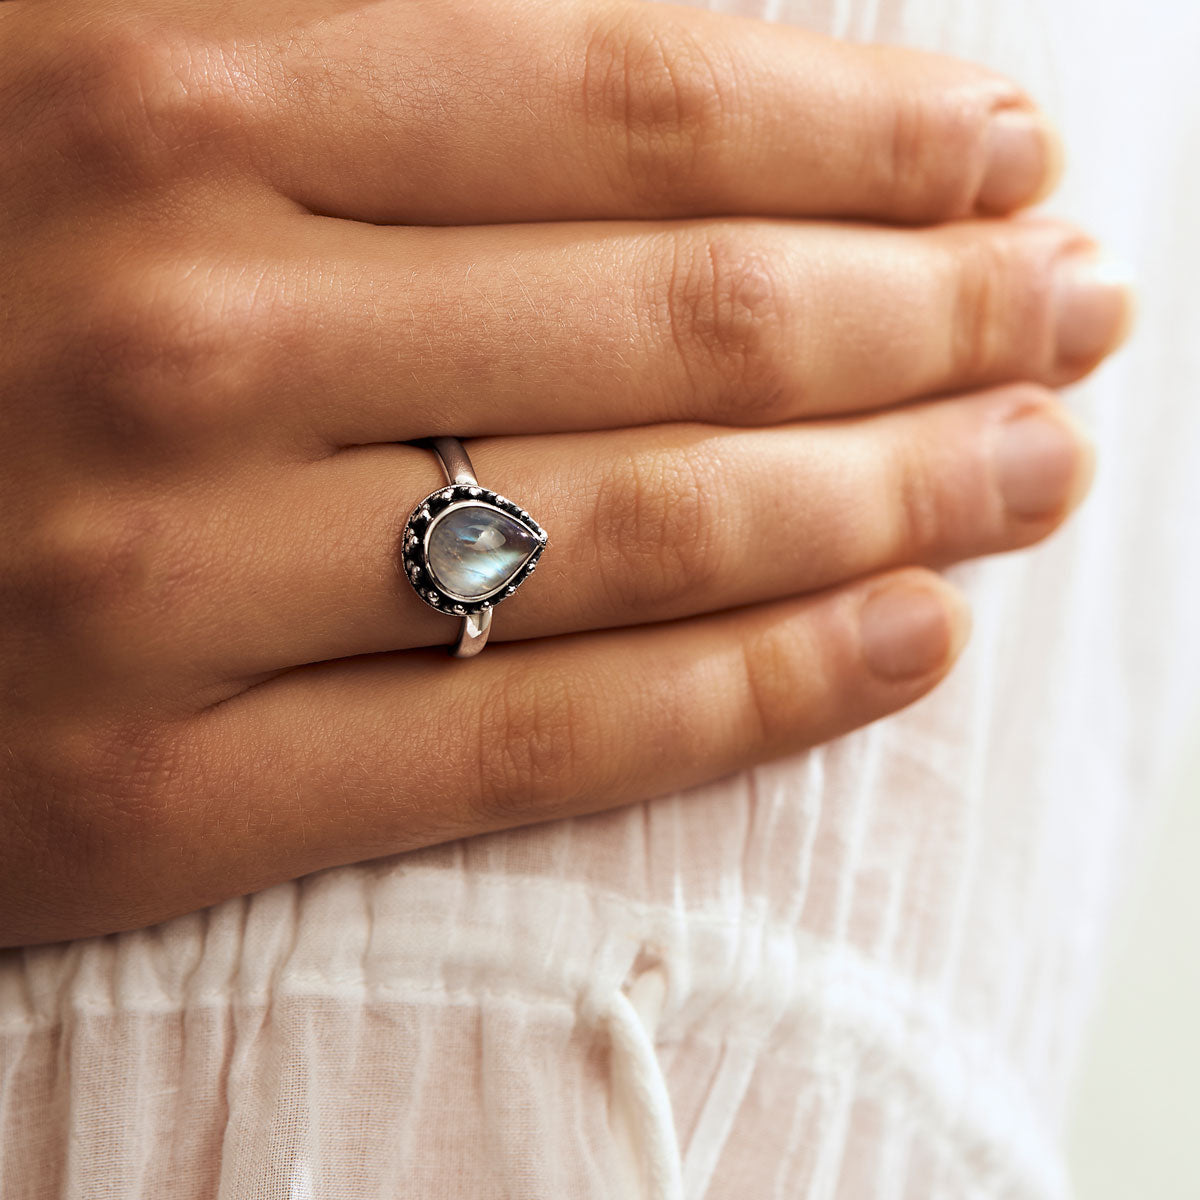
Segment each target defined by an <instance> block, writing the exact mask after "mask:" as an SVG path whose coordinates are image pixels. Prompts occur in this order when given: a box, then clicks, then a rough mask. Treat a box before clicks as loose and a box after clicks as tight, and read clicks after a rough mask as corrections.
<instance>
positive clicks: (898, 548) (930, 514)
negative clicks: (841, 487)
mask: <svg viewBox="0 0 1200 1200" xmlns="http://www.w3.org/2000/svg"><path fill="white" fill-rule="evenodd" d="M938 467H939V463H938V459H937V456H936V454H934V455H931V454H930V453H928V451H927V448H926V447H925V446H923V445H921V444H919V443H918V442H917V441H916V440H915V439H904V440H903V441H902V442H901V443H900V444H899V445H898V446H897V452H896V456H895V459H894V465H893V472H894V478H895V483H894V486H893V487H892V488H891V489H890V494H891V495H892V496H893V497H894V501H893V503H892V504H891V510H892V514H893V525H892V536H891V542H892V545H891V547H890V548H889V549H890V551H891V553H890V554H889V555H887V556H886V557H888V558H889V559H892V560H899V559H903V558H905V557H908V556H911V557H912V558H914V559H915V560H922V559H925V558H928V557H930V556H932V555H935V554H936V552H937V550H938V549H939V548H940V547H941V546H942V545H943V544H944V543H945V542H946V541H947V532H948V529H949V528H950V527H951V526H953V525H954V524H955V523H956V518H957V522H958V523H961V519H962V514H964V513H965V512H966V510H967V509H968V508H969V507H970V505H969V504H968V502H967V498H966V497H963V496H954V495H953V494H951V493H952V490H953V489H951V488H948V487H946V486H945V485H944V483H943V481H942V478H941V472H940V471H939V469H938Z"/></svg>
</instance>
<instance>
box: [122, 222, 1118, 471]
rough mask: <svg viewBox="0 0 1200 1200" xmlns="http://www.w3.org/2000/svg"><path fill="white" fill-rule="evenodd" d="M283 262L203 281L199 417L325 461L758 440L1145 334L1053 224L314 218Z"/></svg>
mask: <svg viewBox="0 0 1200 1200" xmlns="http://www.w3.org/2000/svg"><path fill="white" fill-rule="evenodd" d="M257 253H258V254H259V255H262V254H263V253H264V247H263V246H262V245H261V244H260V245H259V247H258V248H257ZM265 253H266V254H268V255H270V256H271V257H270V258H269V259H268V260H267V261H262V260H261V259H260V260H258V261H255V260H254V259H253V258H251V259H250V264H251V265H249V266H248V265H247V259H246V251H245V250H244V249H243V248H237V250H236V257H235V258H231V260H230V262H229V265H228V267H227V269H224V270H222V269H215V270H209V271H207V272H206V273H205V278H206V279H207V280H208V283H207V288H208V292H209V295H210V296H215V297H217V299H216V300H215V301H214V303H215V304H216V305H218V306H225V308H226V312H227V315H226V316H224V317H222V316H221V315H220V314H219V313H218V314H217V316H216V317H215V319H213V318H212V314H206V323H207V324H208V325H209V327H213V326H214V325H219V326H222V327H223V329H224V332H223V334H222V335H221V336H220V337H219V338H216V339H214V340H213V342H212V351H213V353H214V354H216V355H219V354H220V353H221V352H222V347H223V346H224V348H225V352H226V353H227V355H228V357H229V358H230V359H231V360H236V362H237V364H238V370H237V371H236V372H230V371H228V370H222V369H219V368H220V363H216V364H215V365H214V369H213V370H204V369H202V368H203V365H204V364H203V363H198V364H196V367H197V369H196V371H195V372H194V377H195V379H196V380H197V382H198V386H200V387H201V388H202V389H203V395H202V396H200V397H198V398H197V404H198V405H200V406H202V407H203V409H204V411H209V412H211V411H214V409H217V408H224V409H225V410H226V411H227V410H228V409H229V408H233V409H235V410H240V412H241V413H243V414H244V415H245V417H246V419H247V420H250V421H255V422H257V423H258V428H257V430H256V432H257V433H258V434H259V435H260V438H259V444H260V445H264V446H267V445H278V444H279V441H280V439H281V438H284V439H288V441H289V442H290V443H292V444H291V445H289V446H288V447H287V449H288V452H289V453H291V452H293V451H294V452H295V453H297V454H299V455H301V456H309V457H316V456H319V455H320V454H321V453H323V452H328V451H329V450H330V449H335V448H340V447H342V446H346V445H352V444H361V443H367V442H397V441H410V440H413V439H415V438H419V437H428V436H433V435H437V434H449V435H452V436H458V437H477V436H485V435H491V434H524V433H553V432H565V431H576V430H588V429H605V428H618V427H625V426H635V425H648V424H657V423H659V422H664V421H705V422H715V423H719V424H729V425H736V426H740V427H745V426H754V425H764V424H775V423H778V422H782V421H789V420H794V419H797V418H801V417H812V416H819V415H827V414H833V413H842V412H848V411H865V410H868V409H874V408H878V407H880V406H883V405H889V404H893V403H896V402H900V401H905V400H909V399H914V398H919V397H922V396H927V395H934V394H939V393H948V392H954V391H964V390H969V389H974V388H978V387H983V386H988V385H992V384H997V383H1003V382H1007V381H1012V380H1017V379H1028V380H1035V381H1039V382H1042V383H1045V384H1047V385H1050V386H1059V385H1061V384H1064V383H1067V382H1069V381H1071V380H1073V379H1077V378H1079V377H1080V376H1081V375H1082V374H1084V373H1085V372H1087V371H1088V370H1090V369H1091V368H1092V367H1094V366H1095V364H1096V363H1097V362H1098V361H1099V359H1100V358H1101V357H1102V356H1103V354H1104V353H1106V352H1107V351H1108V350H1109V349H1111V346H1112V345H1113V344H1114V343H1115V341H1117V340H1119V337H1120V336H1121V332H1122V329H1123V327H1124V326H1125V325H1126V324H1127V321H1128V301H1127V298H1126V295H1125V292H1124V289H1122V288H1121V287H1119V286H1117V285H1116V284H1114V283H1112V282H1109V281H1107V280H1106V279H1105V278H1104V277H1103V275H1102V274H1098V273H1097V272H1096V270H1095V267H1096V265H1097V261H1096V256H1095V253H1094V246H1093V244H1092V243H1091V242H1090V240H1089V239H1088V238H1086V237H1085V236H1084V235H1083V234H1081V233H1080V231H1079V230H1078V229H1076V228H1074V227H1072V226H1069V225H1065V224H1062V223H1059V222H1055V221H1050V220H1046V219H1030V220H1023V221H976V222H966V223H961V224H957V225H950V226H942V227H937V228H933V229H927V230H920V231H900V230H892V229H886V228H873V227H864V226H854V225H848V224H845V225H844V224H829V223H818V222H773V221H756V220H737V219H735V220H723V221H695V222H691V221H689V222H679V223H674V222H666V223H645V224H641V223H639V224H632V223H629V224H626V223H620V224H617V223H597V224H587V225H584V224H574V225H558V226H512V227H505V228H491V229H486V230H485V229H454V230H409V229H404V230H400V229H377V228H373V227H369V226H361V225H356V224H353V223H350V222H333V221H325V220H323V219H322V220H320V221H314V220H313V219H312V218H306V219H303V220H300V221H298V223H297V224H296V225H292V224H290V223H288V225H287V231H286V238H285V239H281V240H280V241H279V242H278V243H277V244H276V245H275V246H273V247H270V248H267V249H266V250H265ZM192 269H193V276H194V265H193V267H192ZM192 286H193V290H194V285H192ZM298 298H300V300H301V301H302V302H298ZM143 303H144V302H143ZM156 303H159V301H158V300H156ZM134 307H136V303H135V305H134ZM106 308H107V310H108V311H111V312H115V313H119V314H127V313H128V312H129V310H130V305H129V304H126V303H123V302H121V299H120V297H117V298H115V300H114V302H113V303H111V304H107V303H106ZM120 319H121V320H122V321H124V320H127V319H128V318H127V317H126V316H122V317H121V318H120ZM195 323H196V322H195V321H190V320H180V321H179V322H177V324H178V325H179V326H180V327H182V328H188V327H191V326H194V325H195ZM222 379H227V380H229V381H230V383H231V384H232V385H233V386H235V387H236V388H237V389H238V391H237V394H236V395H231V397H230V399H229V405H228V406H223V405H221V403H220V400H219V397H214V396H213V395H212V389H213V387H214V385H215V384H214V381H217V383H216V385H217V386H219V381H220V380H222ZM181 403H186V398H184V399H183V400H181Z"/></svg>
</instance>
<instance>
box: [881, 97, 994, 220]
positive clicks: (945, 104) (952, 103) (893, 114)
mask: <svg viewBox="0 0 1200 1200" xmlns="http://www.w3.org/2000/svg"><path fill="white" fill-rule="evenodd" d="M987 100H988V97H986V96H985V95H984V94H982V93H979V92H977V91H976V90H974V89H962V88H957V89H956V88H947V89H942V90H929V89H916V88H895V89H892V90H891V91H890V92H889V93H888V95H887V104H888V110H887V119H886V130H887V133H886V137H885V143H884V144H885V147H886V149H885V153H883V154H881V155H879V156H878V158H877V159H876V163H877V164H878V167H879V168H880V169H882V171H883V175H884V178H883V179H882V180H879V181H878V184H879V187H880V189H881V190H880V191H879V192H878V193H877V194H880V195H884V196H887V197H888V208H889V210H890V211H893V212H894V213H895V214H896V215H897V217H898V218H899V219H900V220H907V221H936V220H943V219H946V218H949V217H954V216H962V215H965V214H966V213H969V212H970V211H971V209H972V206H973V203H974V190H975V178H976V175H977V174H978V169H979V168H978V164H979V162H980V156H981V155H982V153H983V147H984V136H985V130H986V124H987V111H988V110H987V103H986V102H987Z"/></svg>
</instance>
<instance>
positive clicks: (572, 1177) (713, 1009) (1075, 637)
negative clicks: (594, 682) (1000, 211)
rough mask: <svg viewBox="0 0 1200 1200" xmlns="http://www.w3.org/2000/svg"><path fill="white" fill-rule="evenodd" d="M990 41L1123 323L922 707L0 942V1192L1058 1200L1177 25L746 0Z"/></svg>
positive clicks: (1175, 354)
mask: <svg viewBox="0 0 1200 1200" xmlns="http://www.w3.org/2000/svg"><path fill="white" fill-rule="evenodd" d="M741 10H742V11H746V12H752V13H756V14H757V15H762V16H766V17H769V18H772V19H776V20H790V21H795V22H798V23H801V24H805V25H808V26H809V27H812V28H817V29H821V30H824V31H827V32H832V33H835V34H838V35H840V36H846V37H850V38H855V39H872V40H885V41H893V42H904V43H908V44H913V45H919V46H923V47H927V48H931V49H940V50H944V51H947V52H951V53H955V54H958V55H961V56H964V57H968V58H973V59H977V60H980V61H983V62H986V63H988V64H990V65H992V66H995V67H996V68H998V69H1000V70H1003V71H1006V72H1008V73H1010V74H1012V75H1014V76H1015V77H1017V78H1018V79H1019V80H1021V81H1022V82H1023V83H1025V84H1026V85H1027V86H1028V87H1029V88H1030V89H1031V90H1032V91H1033V92H1034V93H1035V94H1036V95H1037V96H1038V98H1039V99H1040V100H1041V101H1042V102H1043V103H1044V104H1045V106H1046V107H1047V108H1048V109H1049V111H1050V112H1051V114H1052V115H1053V116H1054V117H1055V118H1056V119H1057V120H1058V121H1059V123H1060V125H1061V126H1062V128H1063V129H1064V131H1065V133H1066V138H1067V144H1068V147H1069V151H1070V164H1069V172H1068V177H1067V180H1066V183H1065V186H1064V187H1063V189H1062V190H1061V192H1060V193H1059V195H1058V196H1057V197H1056V198H1055V200H1054V202H1053V204H1052V205H1051V206H1050V207H1051V209H1052V210H1053V211H1062V212H1064V213H1069V214H1071V215H1072V216H1075V217H1078V218H1080V219H1082V220H1083V221H1084V222H1085V223H1086V224H1087V225H1088V226H1089V227H1090V228H1091V229H1093V230H1094V231H1095V232H1096V233H1098V234H1099V235H1100V237H1101V238H1102V239H1103V240H1104V241H1105V242H1106V243H1107V244H1108V245H1110V246H1111V247H1114V248H1115V249H1116V250H1117V251H1118V253H1120V254H1121V255H1122V256H1123V257H1125V258H1126V259H1127V260H1128V261H1129V262H1130V263H1131V264H1132V265H1133V267H1134V268H1135V272H1136V275H1137V278H1138V283H1139V288H1140V292H1141V300H1142V313H1141V324H1140V330H1139V334H1138V336H1137V337H1136V339H1135V340H1134V342H1133V343H1132V344H1131V346H1130V347H1129V348H1128V349H1127V350H1126V351H1125V352H1124V353H1123V354H1122V356H1121V357H1120V358H1119V359H1117V360H1116V361H1114V362H1113V363H1111V364H1109V365H1107V366H1106V367H1105V368H1104V369H1103V371H1102V372H1101V373H1100V374H1098V375H1097V376H1096V377H1094V378H1093V379H1092V380H1089V381H1088V382H1087V383H1086V384H1084V385H1082V386H1080V387H1078V388H1076V389H1074V390H1073V403H1074V404H1075V405H1076V406H1077V408H1078V409H1079V410H1080V411H1081V412H1082V413H1083V415H1084V417H1085V419H1086V420H1087V421H1088V422H1089V424H1090V425H1091V427H1092V429H1093V431H1094V432H1095V434H1096V437H1097V439H1098V443H1099V448H1100V454H1101V461H1100V472H1099V477H1098V481H1097V486H1096V490H1095V493H1094V494H1093V497H1092V499H1091V501H1090V503H1089V505H1088V506H1087V507H1086V509H1085V510H1084V513H1083V514H1082V515H1081V517H1080V518H1079V519H1077V520H1076V521H1075V523H1074V524H1073V525H1071V526H1070V527H1068V528H1067V529H1066V530H1065V531H1063V532H1062V533H1060V534H1059V535H1057V536H1056V537H1055V538H1054V539H1053V540H1052V541H1051V542H1050V543H1048V544H1046V545H1045V546H1043V547H1040V548H1038V549H1037V550H1035V551H1033V552H1030V553H1024V554H1021V555H1019V556H1010V557H1006V558H1002V559H994V560H990V561H987V562H984V563H979V564H973V565H970V566H967V567H963V568H959V569H957V570H955V571H954V572H953V574H954V575H955V577H956V578H957V579H958V580H959V581H960V582H962V584H963V585H964V586H965V587H966V588H967V589H968V591H969V592H970V594H971V596H972V598H973V601H974V605H975V614H976V620H975V632H974V636H973V640H972V644H971V646H970V648H969V649H968V650H967V652H966V655H965V657H964V659H963V661H962V662H961V664H960V665H959V667H958V668H957V669H956V670H955V672H954V674H953V676H952V678H951V679H950V680H949V682H948V683H947V684H946V685H945V686H944V687H942V688H941V689H940V690H939V691H938V692H937V693H936V694H934V695H933V696H931V697H930V698H929V699H927V700H926V701H924V702H922V703H921V704H920V705H918V706H917V707H915V708H914V709H912V710H910V711H908V712H906V713H904V714H901V715H899V716H896V717H894V718H891V719H889V720H886V721H883V722H881V723H879V724H877V725H875V726H873V727H871V728H869V729H867V730H864V731H861V732H859V733H857V734H854V735H853V736H850V737H847V738H844V739H842V740H840V741H838V742H836V743H833V744H830V745H828V746H826V747H823V748H821V749H818V750H815V751H813V752H811V753H808V754H803V755H799V756H796V757H793V758H791V759H788V760H784V761H780V762H777V763H774V764H771V765H768V766H764V767H761V768H759V769H756V770H752V771H746V772H744V773H741V774H738V775H736V776H733V777H730V778H727V779H724V780H721V781H718V782H716V783H714V784H712V785H710V786H707V787H703V788H699V789H695V790H693V791H691V792H689V793H687V794H680V795H676V796H670V797H665V798H662V799H659V800H656V801H654V802H652V803H648V804H643V805H637V806H634V807H631V808H627V809H624V810H621V811H618V812H613V813H608V814H604V815H602V816H597V817H592V818H588V819H582V820H574V821H563V822H558V823H554V824H548V825H543V826H540V827H536V828H530V829H523V830H517V831H513V832H510V833H506V834H501V835H494V836H489V837H485V838H478V839H473V840H470V841H465V842H460V843H455V844H451V845H447V846H442V847H437V848H434V849H431V850H429V851H426V852H422V853H417V854H411V855H407V856H400V857H395V858H390V859H380V860H377V861H374V862H370V863H365V864H361V865H357V866H352V867H347V868H339V869H336V870H329V871H323V872H318V873H316V874H314V875H310V876H308V877H306V878H304V879H301V880H298V881H295V882H292V883H287V884H283V885H280V886H278V887H274V888H271V889H268V890H267V891H264V892H261V893H258V894H256V895H253V896H249V897H245V898H241V899H236V900H231V901H228V902H227V903H224V904H220V905H217V906H215V907H213V908H211V909H207V910H204V911H202V912H199V913H194V914H190V915H188V916H185V917H181V918H178V919H176V920H172V921H168V922H165V923H163V924H161V925H158V926H156V927H153V928H151V929H146V930H139V931H134V932H129V933H123V934H119V935H114V936H110V937H104V938H93V939H88V940H81V941H78V942H73V943H65V944H60V945H54V946H47V947H38V948H33V949H24V950H9V951H5V952H2V953H0V1194H2V1195H3V1196H4V1197H5V1200H43V1198H46V1197H70V1198H71V1200H83V1198H85V1197H86V1198H87V1200H99V1198H106V1197H111V1198H120V1200H140V1198H147V1200H148V1198H151V1197H153V1198H155V1200H164V1198H170V1200H201V1198H203V1200H213V1198H217V1200H316V1198H320V1200H350V1198H354V1200H368V1198H369V1200H383V1198H384V1197H387V1198H389V1200H392V1198H398V1197H413V1198H418V1197H419V1198H421V1200H449V1198H451V1197H453V1198H455V1200H460V1198H466V1197H470V1198H472V1200H500V1198H511V1200H535V1198H536V1200H540V1198H543V1197H544V1198H546V1200H551V1198H552V1200H585V1198H586V1200H599V1198H609V1197H611V1198H613V1200H682V1198H685V1197H686V1198H687V1200H700V1198H701V1197H703V1198H705V1200H750V1198H753V1200H798V1198H801V1197H803V1198H804V1200H833V1198H837V1200H964V1198H966V1200H975V1198H978V1200H999V1198H1001V1197H1003V1198H1006V1200H1007V1198H1011V1200H1018V1198H1019V1200H1058V1198H1061V1197H1065V1196H1066V1195H1067V1194H1068V1191H1069V1187H1068V1183H1067V1180H1066V1179H1065V1176H1064V1171H1063V1167H1062V1162H1061V1159H1060V1156H1059V1151H1058V1146H1057V1136H1058V1130H1059V1126H1060V1123H1061V1120H1062V1116H1063V1108H1064V1103H1065V1099H1066V1096H1067V1093H1068V1087H1069V1081H1070V1075H1071V1069H1072V1064H1073V1060H1074V1057H1075V1054H1076V1051H1077V1048H1078V1043H1079V1036H1080V1032H1081V1026H1082V1024H1083V1022H1084V1020H1085V1017H1086V1014H1087V1010H1088V1006H1089V1003H1090V999H1091V995H1092V991H1093V987H1094V984H1095V975H1096V963H1097V950H1098V946H1099V944H1100V941H1101V938H1102V936H1103V932H1104V928H1105V921H1106V917H1107V914H1108V911H1109V908H1110V905H1111V903H1112V900H1113V897H1114V894H1115V891H1116V888H1117V886H1118V884H1119V880H1120V877H1121V872H1122V869H1123V867H1124V864H1125V862H1126V861H1127V858H1128V856H1129V850H1130V845H1131V841H1132V840H1133V839H1135V838H1136V835H1137V830H1138V827H1139V824H1140V822H1141V820H1142V819H1143V817H1144V809H1145V803H1146V801H1147V800H1148V799H1149V798H1150V797H1152V796H1153V794H1154V791H1155V788H1156V785H1157V780H1158V778H1159V777H1160V775H1161V773H1162V771H1163V770H1164V769H1165V768H1166V767H1167V766H1168V765H1169V764H1170V763H1171V762H1172V761H1173V757H1174V754H1175V751H1176V748H1177V746H1178V743H1179V740H1180V736H1181V730H1182V720H1183V718H1184V716H1185V715H1186V714H1187V712H1188V710H1189V706H1190V704H1191V702H1192V700H1193V699H1194V681H1195V679H1196V678H1197V668H1198V667H1200V638H1198V636H1197V632H1196V630H1195V628H1194V621H1193V619H1192V614H1191V613H1190V611H1189V609H1188V604H1189V597H1193V596H1194V595H1195V594H1196V584H1197V582H1200V540H1198V539H1196V537H1195V536H1194V533H1193V531H1192V530H1191V529H1190V527H1189V525H1190V522H1191V520H1192V519H1193V518H1194V515H1195V513H1196V511H1197V502H1198V500H1200V484H1198V483H1197V477H1196V473H1195V470H1194V467H1193V464H1194V463H1195V462H1196V461H1197V459H1198V455H1200V407H1198V406H1197V405H1196V403H1195V392H1196V384H1197V380H1200V352H1198V351H1197V340H1196V338H1195V337H1194V334H1193V332H1192V331H1194V330H1196V329H1197V328H1200V303H1198V301H1197V298H1196V292H1195V288H1194V286H1193V279H1194V277H1195V275H1196V274H1197V272H1200V224H1198V223H1197V221H1196V220H1195V216H1194V214H1195V213H1196V212H1197V211H1200V171H1198V170H1197V168H1196V165H1195V160H1194V153H1193V152H1194V148H1195V146H1196V145H1197V144H1198V141H1197V138H1198V135H1200V92H1198V91H1197V89H1196V88H1195V86H1194V62H1195V59H1196V53H1197V50H1200V10H1197V9H1196V8H1195V7H1194V6H1193V5H1190V4H1188V3H1185V2H1184V0H1179V2H1178V3H1173V2H1172V0H1154V2H1151V3H1147V4H1144V5H1140V6H1138V8H1137V9H1136V11H1135V10H1134V9H1133V8H1132V7H1131V6H1129V5H1123V4H1120V3H1118V2H1117V0H1087V2H1086V3H1085V2H1084V0H1011V2H1008V3H1005V4H993V3H988V2H985V0H972V2H964V0H791V2H789V0H766V3H764V4H763V5H762V6H761V7H758V6H755V5H754V4H752V3H747V4H743V5H742V6H741Z"/></svg>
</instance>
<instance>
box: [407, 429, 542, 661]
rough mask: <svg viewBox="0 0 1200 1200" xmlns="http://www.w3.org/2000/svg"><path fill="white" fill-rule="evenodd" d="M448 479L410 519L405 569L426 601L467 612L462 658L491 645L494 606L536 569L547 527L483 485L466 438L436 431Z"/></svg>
mask: <svg viewBox="0 0 1200 1200" xmlns="http://www.w3.org/2000/svg"><path fill="white" fill-rule="evenodd" d="M428 442H429V445H430V446H431V447H432V449H433V451H434V453H435V454H436V455H437V456H438V460H439V461H440V462H441V464H442V470H443V472H445V475H446V483H447V484H449V486H448V487H440V488H438V490H437V491H436V492H430V493H429V495H428V496H426V497H425V499H424V500H422V501H421V502H420V503H419V504H418V505H417V507H416V508H414V509H413V511H412V514H411V515H410V516H409V518H408V522H407V524H406V525H405V526H404V534H403V540H402V554H403V558H404V574H405V575H406V576H407V577H408V582H409V583H411V584H412V586H413V590H414V591H415V592H416V593H417V595H418V596H420V597H421V599H422V600H424V601H425V603H426V604H428V605H430V606H431V607H433V608H436V609H437V610H438V612H444V613H447V614H449V615H450V616H454V617H462V624H461V626H460V628H459V632H458V641H456V642H455V643H454V644H453V645H452V646H450V647H449V650H450V653H451V654H452V655H454V657H455V658H469V657H470V656H471V655H472V654H478V653H479V651H480V650H482V649H483V647H484V645H485V644H486V642H487V639H488V632H489V631H490V630H491V627H492V609H493V608H494V607H495V606H496V605H497V604H499V603H500V601H501V600H503V599H505V598H506V597H507V596H511V595H512V594H513V592H515V591H516V590H517V588H518V587H520V586H521V584H522V583H524V582H525V580H526V579H527V578H528V577H529V576H530V575H532V574H533V568H534V567H535V566H536V565H537V560H538V558H539V557H540V556H541V553H542V551H543V550H544V549H545V548H546V545H547V539H546V531H545V530H544V529H543V528H542V527H541V526H540V525H539V524H538V523H537V522H536V521H535V520H534V519H533V518H532V517H531V516H530V515H529V514H528V513H527V512H526V511H525V510H524V509H523V508H521V506H520V505H518V504H514V503H513V502H512V501H511V500H506V499H505V498H504V497H503V496H501V495H498V494H497V493H496V492H493V491H491V490H490V489H488V488H485V487H481V486H480V484H479V480H477V479H476V478H475V471H474V468H473V467H472V466H471V460H470V459H469V458H468V457H467V452H466V450H465V449H464V448H463V444H462V442H460V441H459V440H458V438H453V437H435V438H430V439H428Z"/></svg>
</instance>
